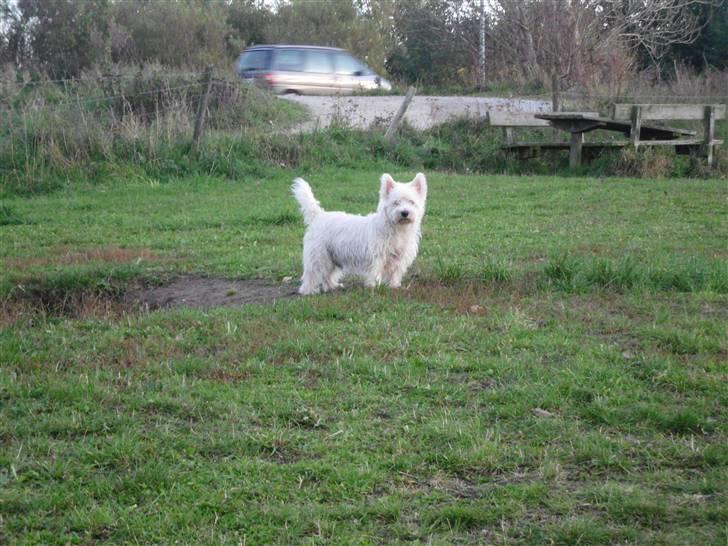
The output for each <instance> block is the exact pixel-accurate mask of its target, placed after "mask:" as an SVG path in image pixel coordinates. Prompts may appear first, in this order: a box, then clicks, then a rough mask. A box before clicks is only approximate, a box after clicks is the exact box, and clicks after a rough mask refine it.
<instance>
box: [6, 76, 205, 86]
mask: <svg viewBox="0 0 728 546" xmlns="http://www.w3.org/2000/svg"><path fill="white" fill-rule="evenodd" d="M140 74H141V73H140V72H136V73H130V74H103V75H98V76H88V77H83V76H81V77H77V78H62V79H58V80H45V79H43V80H29V81H15V82H12V83H13V84H15V85H18V86H23V87H24V86H43V85H59V84H67V83H87V82H88V83H94V82H100V81H118V80H135V79H138V78H139V75H140ZM160 74H162V75H163V76H164V77H165V78H182V77H184V78H199V77H202V76H203V75H204V74H205V73H204V72H160ZM148 75H149V76H153V75H154V72H152V73H150V74H148Z"/></svg>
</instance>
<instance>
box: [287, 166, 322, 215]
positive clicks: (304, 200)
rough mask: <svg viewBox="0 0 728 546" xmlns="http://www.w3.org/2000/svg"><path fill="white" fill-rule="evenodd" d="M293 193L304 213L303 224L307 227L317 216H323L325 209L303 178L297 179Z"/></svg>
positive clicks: (292, 188)
mask: <svg viewBox="0 0 728 546" xmlns="http://www.w3.org/2000/svg"><path fill="white" fill-rule="evenodd" d="M291 193H293V197H295V198H296V201H298V204H299V205H301V212H302V213H303V223H304V224H306V225H307V226H308V225H310V224H311V222H313V221H314V219H315V218H316V216H318V215H319V214H321V213H322V212H323V211H324V209H322V208H321V205H320V204H319V202H318V201H317V200H316V198H315V197H314V196H313V191H311V186H309V185H308V182H306V181H305V180H304V179H303V178H296V179H295V180H294V181H293V186H291Z"/></svg>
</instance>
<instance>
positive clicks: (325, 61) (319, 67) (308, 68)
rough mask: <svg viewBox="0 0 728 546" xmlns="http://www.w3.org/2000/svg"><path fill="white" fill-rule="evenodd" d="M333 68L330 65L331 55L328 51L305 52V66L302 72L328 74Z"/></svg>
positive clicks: (313, 50)
mask: <svg viewBox="0 0 728 546" xmlns="http://www.w3.org/2000/svg"><path fill="white" fill-rule="evenodd" d="M333 69H334V67H333V66H332V65H331V55H330V54H329V52H328V51H317V50H315V49H312V50H309V51H307V52H306V64H305V67H304V69H303V70H304V72H318V73H324V74H330V73H331V72H333Z"/></svg>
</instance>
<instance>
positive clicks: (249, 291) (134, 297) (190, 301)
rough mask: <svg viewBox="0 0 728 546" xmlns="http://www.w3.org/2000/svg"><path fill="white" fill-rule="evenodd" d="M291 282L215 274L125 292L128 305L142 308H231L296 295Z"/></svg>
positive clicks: (124, 299)
mask: <svg viewBox="0 0 728 546" xmlns="http://www.w3.org/2000/svg"><path fill="white" fill-rule="evenodd" d="M296 290H297V289H296V286H295V285H293V284H276V283H272V282H269V281H262V280H230V279H221V278H217V277H202V276H190V277H178V278H176V279H174V280H172V281H171V282H169V283H168V284H165V285H162V286H152V287H143V288H135V289H132V290H130V291H128V292H126V294H124V297H123V301H124V303H126V304H127V305H130V306H134V307H137V306H138V307H141V308H143V309H150V310H153V309H166V308H170V307H192V308H196V309H207V308H210V307H221V306H226V307H234V306H240V305H248V304H251V303H260V304H270V303H274V302H275V301H277V300H280V299H289V298H294V297H296V296H298V293H297V291H296Z"/></svg>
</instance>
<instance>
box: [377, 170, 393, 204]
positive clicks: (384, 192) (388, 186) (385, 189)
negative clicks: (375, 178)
mask: <svg viewBox="0 0 728 546" xmlns="http://www.w3.org/2000/svg"><path fill="white" fill-rule="evenodd" d="M380 182H381V183H382V187H381V188H380V189H379V198H380V199H384V198H385V197H387V196H388V195H389V193H390V192H391V191H392V190H393V189H394V178H392V177H391V176H389V175H388V174H387V173H384V174H383V175H382V178H380Z"/></svg>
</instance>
